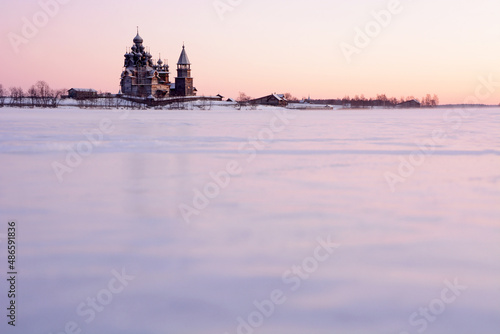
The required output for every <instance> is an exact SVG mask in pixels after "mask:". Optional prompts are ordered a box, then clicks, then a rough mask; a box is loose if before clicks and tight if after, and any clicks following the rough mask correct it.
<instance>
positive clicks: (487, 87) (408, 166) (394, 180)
mask: <svg viewBox="0 0 500 334" xmlns="http://www.w3.org/2000/svg"><path fill="white" fill-rule="evenodd" d="M478 81H479V84H478V86H477V87H476V89H475V91H474V95H471V96H468V97H467V98H466V99H465V101H464V104H466V105H468V104H479V103H480V102H481V101H484V100H486V99H488V98H490V97H491V96H492V95H493V94H494V93H495V92H496V90H497V89H498V88H499V87H500V82H497V81H494V78H493V74H490V75H489V76H488V77H484V76H480V77H479V78H478ZM470 116H471V112H470V111H468V110H465V109H454V110H448V111H446V112H445V113H444V114H443V121H444V127H442V128H439V129H434V130H433V131H432V133H431V137H430V138H429V139H428V140H427V141H426V142H423V143H416V145H417V149H416V150H415V151H413V152H411V153H410V154H409V155H408V156H407V157H403V156H400V157H399V166H398V168H397V171H396V172H391V171H388V172H385V173H384V179H385V181H386V182H387V185H388V186H389V189H390V191H391V192H392V193H395V192H396V186H397V185H399V184H403V183H405V182H406V181H407V180H408V179H409V178H411V177H412V176H413V175H414V174H415V172H416V171H417V169H418V168H419V167H422V166H423V165H424V164H425V162H426V161H427V158H428V157H430V156H431V155H433V154H434V152H435V151H436V148H437V147H438V146H440V145H442V144H444V143H445V141H446V140H447V139H448V138H449V136H450V135H451V134H453V133H454V132H456V131H458V130H460V128H461V127H462V125H463V123H464V121H465V120H466V119H468V118H469V117H470Z"/></svg>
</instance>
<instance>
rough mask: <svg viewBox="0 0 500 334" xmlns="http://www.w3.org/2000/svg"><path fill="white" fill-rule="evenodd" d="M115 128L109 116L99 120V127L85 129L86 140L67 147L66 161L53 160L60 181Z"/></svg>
mask: <svg viewBox="0 0 500 334" xmlns="http://www.w3.org/2000/svg"><path fill="white" fill-rule="evenodd" d="M114 130H115V126H114V125H113V122H112V121H111V120H110V119H109V118H104V119H102V120H101V121H100V122H99V127H98V128H96V129H93V130H91V131H87V130H86V131H84V132H83V135H84V136H85V138H86V140H82V141H80V142H78V143H77V144H75V145H72V146H68V147H67V148H66V151H67V153H66V159H65V160H64V162H59V161H54V162H52V170H53V171H54V173H55V174H56V177H57V179H58V180H59V183H63V182H64V175H65V174H68V173H70V174H71V173H73V171H74V170H75V169H76V168H78V167H80V165H81V164H82V163H83V158H84V157H88V156H90V155H91V154H92V153H93V151H94V147H98V146H100V145H101V144H102V142H103V140H104V136H105V135H109V134H111V133H112V132H113V131H114Z"/></svg>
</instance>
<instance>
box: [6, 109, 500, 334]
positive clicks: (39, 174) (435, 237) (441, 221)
mask: <svg viewBox="0 0 500 334" xmlns="http://www.w3.org/2000/svg"><path fill="white" fill-rule="evenodd" d="M499 134H500V109H478V110H473V109H466V110H447V109H434V110H335V111H334V110H328V111H291V110H286V109H273V108H261V110H252V111H250V110H241V111H235V110H231V109H229V108H219V109H218V110H204V111H202V110H199V111H194V110H191V111H190V110H188V111H153V110H148V111H126V110H116V111H98V110H79V109H57V110H19V109H9V108H3V109H0V159H1V164H0V260H1V261H0V263H1V265H0V277H5V274H6V272H7V251H6V239H5V238H6V233H7V222H8V221H9V220H13V219H15V220H16V222H17V225H18V231H17V234H18V235H17V238H18V253H17V258H18V259H17V261H18V265H19V268H18V270H19V278H18V282H17V283H18V285H17V289H18V299H17V307H18V308H17V320H16V321H17V323H16V325H17V326H16V327H15V328H12V327H11V326H8V325H7V320H8V318H6V317H5V314H7V311H6V308H7V307H8V304H7V303H8V300H7V296H6V293H7V291H8V286H7V284H6V281H5V278H2V280H1V281H2V283H1V284H0V289H1V290H0V296H1V297H0V309H2V310H3V311H2V312H1V315H2V317H1V318H2V319H3V320H2V322H1V324H0V328H1V332H2V333H26V334H33V333H40V334H48V333H53V334H56V333H57V334H59V333H85V334H103V333H106V334H160V333H162V334H164V333H172V334H201V333H203V334H209V333H210V334H225V333H227V334H235V333H238V334H240V333H241V334H252V333H259V334H306V333H307V334H333V333H339V334H354V333H356V334H358V333H360V334H361V333H362V334H388V333H394V334H400V333H409V334H413V333H429V334H431V333H440V334H441V333H442V334H450V333H453V334H471V333H480V334H497V333H498V332H499V329H500V316H499V315H500V265H499V263H500V262H499V260H500V259H499V258H500V204H499V203H500V149H499V145H500V137H499Z"/></svg>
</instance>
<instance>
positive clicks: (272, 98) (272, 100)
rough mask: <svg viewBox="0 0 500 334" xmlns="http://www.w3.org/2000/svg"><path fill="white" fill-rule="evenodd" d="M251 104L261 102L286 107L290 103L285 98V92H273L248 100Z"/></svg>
mask: <svg viewBox="0 0 500 334" xmlns="http://www.w3.org/2000/svg"><path fill="white" fill-rule="evenodd" d="M248 103H249V104H261V105H266V106H281V107H286V106H287V105H288V100H287V99H286V98H285V95H284V94H271V95H268V96H264V97H260V98H258V99H253V100H250V101H248Z"/></svg>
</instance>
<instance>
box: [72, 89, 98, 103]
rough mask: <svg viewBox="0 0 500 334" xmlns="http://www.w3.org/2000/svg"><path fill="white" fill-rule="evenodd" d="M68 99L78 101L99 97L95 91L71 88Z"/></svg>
mask: <svg viewBox="0 0 500 334" xmlns="http://www.w3.org/2000/svg"><path fill="white" fill-rule="evenodd" d="M68 97H69V98H72V99H76V100H84V99H93V98H96V97H97V91H96V90H95V89H83V88H71V89H70V90H68Z"/></svg>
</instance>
